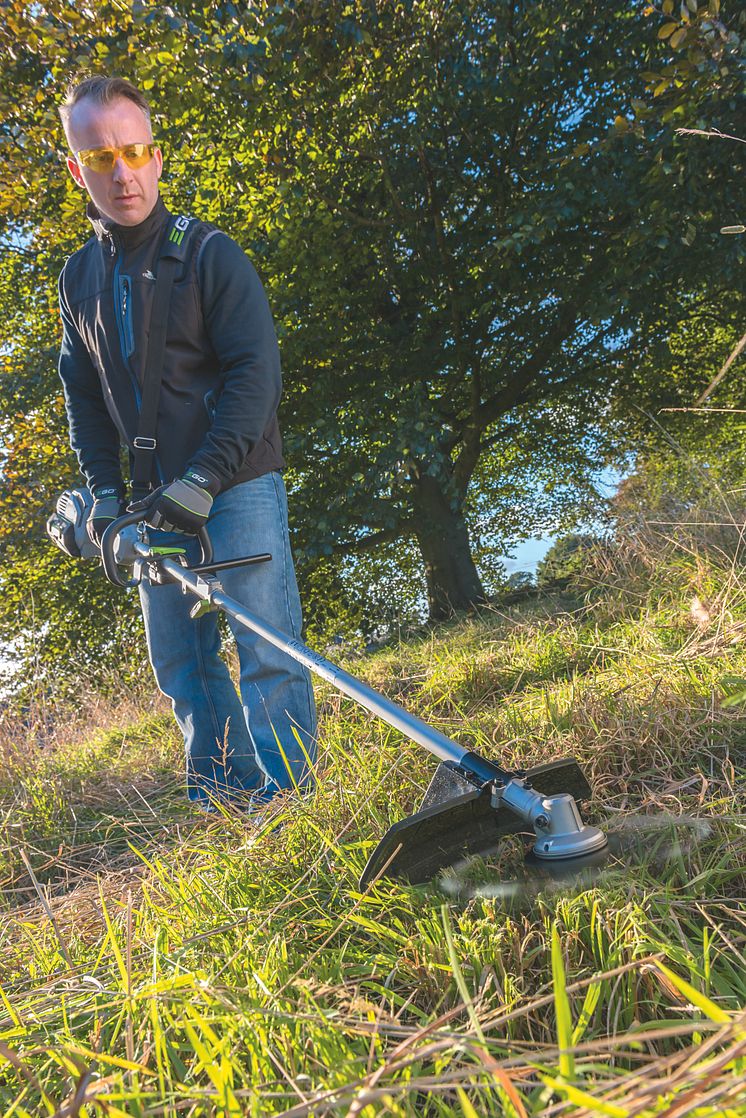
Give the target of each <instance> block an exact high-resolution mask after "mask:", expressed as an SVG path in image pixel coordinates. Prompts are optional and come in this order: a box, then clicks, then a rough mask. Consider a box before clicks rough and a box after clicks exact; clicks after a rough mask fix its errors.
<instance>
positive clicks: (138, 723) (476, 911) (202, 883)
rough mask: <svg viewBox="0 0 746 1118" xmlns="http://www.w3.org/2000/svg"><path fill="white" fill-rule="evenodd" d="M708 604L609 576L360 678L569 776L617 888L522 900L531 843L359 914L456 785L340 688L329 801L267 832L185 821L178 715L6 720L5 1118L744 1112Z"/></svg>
mask: <svg viewBox="0 0 746 1118" xmlns="http://www.w3.org/2000/svg"><path fill="white" fill-rule="evenodd" d="M690 598H691V595H690V594H689V595H686V594H685V593H684V591H683V590H682V588H681V586H679V587H678V588H676V587H674V588H673V590H672V591H671V592H670V593H668V594H667V595H661V594H658V595H656V594H653V593H652V592H650V590H649V589H645V587H644V586H643V587H640V586H635V585H633V584H632V583H631V582H629V580H628V585H627V587H626V589H625V592H624V593H620V592H619V590H618V588H616V589H615V588H614V587H612V585H611V583H610V584H609V587H608V588H607V589H606V590H605V591H604V592H603V593H600V592H598V591H596V592H595V593H593V594H591V595H590V596H588V597H586V598H585V599H584V598H583V597H582V596H578V595H576V596H575V597H569V596H565V597H562V596H559V595H557V596H554V597H552V596H549V597H543V598H536V599H531V600H527V601H526V602H525V603H523V604H522V605H516V606H512V607H510V608H505V609H504V610H500V609H498V608H495V609H492V610H485V611H483V612H482V614H481V615H480V616H479V617H473V618H471V619H469V620H466V621H462V622H461V623H459V624H452V625H448V626H443V627H442V628H439V629H437V630H433V631H429V632H427V633H426V634H420V635H419V636H417V637H416V638H414V639H412V640H410V641H409V642H407V643H401V644H400V645H398V646H389V647H388V648H386V649H384V650H382V651H380V652H378V653H377V654H375V655H371V656H365V657H357V658H351V659H350V660H348V662H347V664H346V666H347V667H348V668H349V670H351V671H353V672H355V673H356V674H359V675H360V676H361V677H362V678H364V679H366V680H367V681H368V682H370V683H371V684H372V685H373V686H374V687H377V688H379V689H381V690H383V691H385V692H386V693H387V694H389V695H390V696H392V697H394V698H397V699H398V700H399V701H401V702H402V703H404V704H405V705H406V706H408V707H409V708H410V709H412V710H414V711H416V712H417V713H419V714H420V715H422V716H423V717H425V718H426V719H427V720H428V721H430V722H432V723H433V724H434V725H436V726H438V727H439V728H440V729H442V730H443V731H444V732H445V733H447V734H449V735H452V736H454V737H455V738H456V739H458V740H459V741H460V742H461V743H463V744H468V745H469V746H470V747H472V748H474V749H477V750H478V751H480V752H482V753H484V754H486V755H487V756H490V757H493V758H499V759H500V760H501V761H502V762H503V763H506V764H508V765H527V764H531V763H537V762H540V761H544V760H549V759H552V758H556V757H560V756H563V755H568V754H570V755H575V756H576V757H577V758H578V759H579V760H580V761H581V763H582V765H583V766H584V769H585V771H586V773H587V775H588V776H589V779H590V781H591V784H592V786H593V791H594V796H593V800H592V802H591V803H590V805H589V810H588V815H589V817H590V818H592V819H593V821H595V822H597V823H600V824H601V825H603V826H604V827H606V828H607V829H608V830H610V831H611V832H612V833H613V835H614V837H615V851H616V854H615V856H614V857H613V858H612V860H611V862H610V864H609V865H608V866H607V868H606V869H605V870H604V871H603V872H601V873H600V874H599V875H598V876H597V877H596V878H595V879H593V880H582V879H581V880H575V881H572V880H571V881H565V882H559V883H553V882H552V881H551V880H549V879H542V880H535V879H529V880H528V881H523V878H524V870H523V862H522V855H521V849H520V843H518V842H517V841H516V840H513V841H512V842H510V843H507V844H506V846H505V849H504V850H503V851H502V852H501V854H500V856H499V857H498V858H496V859H494V860H492V861H490V862H485V863H481V864H479V865H477V866H474V867H472V868H471V869H470V870H469V872H468V874H467V875H466V876H465V877H461V878H459V877H455V876H453V875H451V876H450V877H447V878H446V879H444V880H443V881H442V882H441V883H440V886H439V887H437V888H436V887H433V888H416V889H415V888H410V887H407V886H404V885H402V884H401V883H396V882H391V881H386V880H381V881H379V882H378V883H377V884H375V885H373V886H372V887H371V888H369V889H368V890H367V891H365V892H363V893H361V892H360V891H359V889H358V886H357V881H358V877H359V874H360V871H361V869H362V867H363V865H364V864H365V860H366V858H367V855H368V854H369V853H370V851H371V850H372V848H373V846H374V845H375V843H376V841H377V840H378V838H379V837H380V836H381V835H382V833H383V832H384V830H385V829H386V827H387V826H388V825H390V824H391V823H392V822H394V821H395V820H396V819H399V818H401V817H402V815H404V814H405V813H408V812H410V811H412V810H414V809H415V807H416V805H417V803H418V801H419V799H420V797H421V795H422V793H423V791H424V789H425V787H426V785H427V783H428V780H429V777H430V775H431V774H432V772H433V770H434V767H435V763H434V760H433V759H432V758H430V757H429V756H428V755H427V754H425V753H424V752H423V751H421V750H419V749H418V748H416V747H414V746H412V745H410V744H407V743H403V742H402V740H401V738H400V736H399V735H398V734H396V733H395V732H394V731H392V730H389V729H388V728H386V727H385V726H384V725H382V724H381V723H380V722H377V721H375V720H374V719H373V718H372V717H370V716H369V715H367V714H366V713H365V712H364V711H362V710H360V709H357V708H355V707H354V706H353V705H352V704H351V703H350V702H349V701H348V700H346V699H343V698H341V697H340V696H338V695H336V694H335V693H333V692H332V691H331V689H330V688H328V687H327V686H326V685H323V684H322V685H320V686H319V688H318V692H317V694H318V698H319V701H320V706H321V714H322V724H321V733H320V755H321V760H320V783H319V788H318V791H317V793H316V794H315V796H314V797H313V798H312V799H311V800H309V801H305V802H302V803H300V804H299V803H293V802H288V803H286V804H285V805H281V807H280V808H279V809H278V811H277V812H276V813H275V816H274V817H270V818H269V819H267V820H265V822H264V823H263V824H262V825H260V826H255V825H252V824H248V823H246V822H242V821H240V820H238V819H235V818H232V817H225V818H222V817H221V818H217V819H215V818H214V817H212V818H211V817H200V816H195V815H194V814H193V813H192V812H191V811H190V810H189V808H188V807H187V805H186V802H185V799H184V797H183V793H182V791H181V789H180V787H179V781H178V774H179V773H180V759H179V746H178V744H177V741H176V737H175V734H174V732H173V729H172V727H171V721H170V716H169V714H168V713H167V712H166V711H165V710H163V709H161V708H158V707H156V708H153V709H148V710H147V711H146V710H145V708H142V709H140V710H139V711H138V707H137V703H136V702H134V701H133V700H127V701H126V702H123V703H122V706H121V708H118V709H111V708H109V709H106V710H104V711H103V712H99V713H98V714H97V716H96V717H97V720H98V722H99V723H100V724H101V726H102V728H99V729H92V728H91V726H90V725H89V726H87V727H86V726H84V727H82V728H81V726H80V725H78V726H77V727H75V726H72V725H71V727H70V728H69V729H66V730H62V729H58V730H57V731H56V733H55V734H53V735H49V734H47V735H46V736H45V735H44V734H43V733H42V731H41V730H39V731H38V732H36V733H32V732H31V731H30V730H29V727H28V725H26V726H22V725H20V724H18V725H16V726H12V725H7V726H6V727H5V729H4V731H3V738H2V743H1V748H2V754H3V765H2V775H1V776H0V782H1V789H2V830H1V832H0V835H1V838H0V880H1V881H2V887H3V900H2V905H3V912H2V938H1V939H0V997H1V998H2V1007H0V1099H1V1100H2V1108H3V1113H4V1114H6V1115H10V1114H13V1115H18V1116H21V1118H23V1116H24V1115H36V1114H57V1115H60V1116H62V1115H66V1116H74V1115H78V1114H81V1115H93V1114H98V1113H100V1114H106V1115H122V1114H127V1115H132V1114H138V1115H145V1114H147V1115H161V1114H168V1115H180V1114H189V1115H203V1114H204V1115H207V1114H216V1115H241V1114H248V1115H257V1116H260V1115H262V1116H263V1115H279V1114H282V1115H286V1116H288V1118H289V1116H291V1115H292V1116H293V1118H301V1116H305V1115H346V1116H347V1118H358V1116H360V1118H363V1116H364V1118H372V1116H373V1115H384V1114H385V1115H396V1116H402V1118H403V1116H415V1115H417V1116H423V1115H426V1116H436V1115H437V1116H445V1115H464V1116H465V1118H474V1116H475V1115H479V1116H482V1115H494V1116H495V1118H497V1116H499V1115H509V1116H519V1118H522V1116H524V1115H535V1114H540V1113H541V1114H572V1115H577V1116H580V1115H591V1114H593V1115H596V1114H607V1115H614V1116H618V1118H624V1116H626V1115H630V1116H631V1115H635V1116H638V1115H653V1114H655V1115H667V1116H670V1118H673V1116H674V1115H676V1116H677V1118H678V1116H679V1115H684V1114H697V1115H721V1114H726V1115H731V1116H733V1115H743V1114H746V1088H745V1087H744V1075H745V1074H746V960H745V959H744V952H745V951H746V920H745V919H744V907H743V900H744V897H745V896H746V836H745V833H744V824H745V823H746V819H745V818H744V816H743V773H744V767H745V762H746V717H744V713H743V710H744V708H743V707H742V706H741V705H739V703H738V702H733V703H732V705H729V703H728V700H727V696H728V695H731V696H733V695H735V696H736V698H737V696H738V692H739V691H746V647H745V646H744V642H743V638H744V635H745V634H746V622H745V621H744V620H742V619H741V617H742V616H743V611H742V610H741V613H740V614H739V606H738V602H739V595H738V593H737V591H736V590H733V591H729V592H728V595H727V596H725V597H724V596H723V595H721V596H720V598H719V599H718V600H717V602H715V604H714V605H713V606H712V608H711V610H710V616H709V617H708V618H707V619H706V620H704V619H703V618H701V617H700V619H699V621H697V620H696V619H695V620H693V619H692V616H691V614H690ZM703 608H704V607H703ZM724 700H725V705H724ZM739 812H740V814H739ZM278 822H282V824H283V825H282V826H281V827H277V823H278Z"/></svg>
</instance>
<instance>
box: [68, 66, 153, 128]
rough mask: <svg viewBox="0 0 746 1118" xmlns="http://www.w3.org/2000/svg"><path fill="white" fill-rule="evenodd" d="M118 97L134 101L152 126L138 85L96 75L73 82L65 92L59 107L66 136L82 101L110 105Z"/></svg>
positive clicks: (124, 79) (122, 79)
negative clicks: (73, 114) (76, 109)
mask: <svg viewBox="0 0 746 1118" xmlns="http://www.w3.org/2000/svg"><path fill="white" fill-rule="evenodd" d="M117 97H126V98H127V99H128V100H129V101H133V102H134V103H135V105H137V107H138V109H140V111H141V112H142V114H143V116H144V117H145V119H146V120H147V122H148V125H150V105H149V104H148V102H147V101H146V100H145V98H144V97H143V95H142V93H141V92H140V90H139V89H138V88H137V86H136V85H133V84H132V82H129V81H127V79H126V78H107V77H105V76H104V75H103V74H95V75H94V76H93V77H90V78H84V79H83V80H82V81H75V82H72V83H71V84H70V85H69V86H68V87H67V90H66V92H65V100H64V101H63V102H62V104H60V105H58V106H57V108H58V109H59V114H60V119H61V120H62V127H63V128H64V129H65V134H67V127H68V124H69V122H70V116H71V114H72V111H73V109H74V108H75V106H76V105H77V104H79V103H80V102H81V101H95V102H97V104H99V105H108V104H109V103H110V102H111V101H115V100H116V98H117Z"/></svg>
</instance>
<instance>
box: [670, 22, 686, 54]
mask: <svg viewBox="0 0 746 1118" xmlns="http://www.w3.org/2000/svg"><path fill="white" fill-rule="evenodd" d="M688 34H689V32H688V30H687V28H686V27H680V28H679V30H678V31H675V32H674V34H673V35H672V36H671V38H670V40H669V46H671V47H672V48H673V49H674V50H678V49H679V47H680V46H681V45H682V44H683V43H685V42H686V37H687V35H688Z"/></svg>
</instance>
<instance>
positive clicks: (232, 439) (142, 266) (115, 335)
mask: <svg viewBox="0 0 746 1118" xmlns="http://www.w3.org/2000/svg"><path fill="white" fill-rule="evenodd" d="M88 216H89V218H90V220H91V223H92V225H93V229H94V236H93V237H92V238H91V239H90V240H89V241H87V242H86V244H85V245H84V246H83V248H81V249H80V250H79V251H78V252H76V253H74V254H73V255H72V256H71V257H70V258H69V259H68V261H67V263H66V264H65V267H64V268H63V270H62V272H61V274H60V278H59V294H60V313H61V316H62V324H63V336H62V347H61V351H60V361H59V372H60V377H61V379H62V384H63V386H64V390H65V406H66V409H67V416H68V421H69V425H70V443H71V446H72V448H73V450H74V451H75V453H76V454H77V457H78V461H79V463H80V468H81V471H82V473H83V474H84V476H85V478H86V481H87V482H88V485H89V487H90V488H91V489H96V488H99V487H101V486H116V487H117V488H118V489H120V491H122V492H124V483H123V480H122V475H121V469H120V458H119V447H120V444H122V445H124V446H126V447H128V448H129V451H130V454H131V452H132V449H133V440H134V438H135V436H136V434H137V422H138V411H139V405H140V399H141V393H142V383H143V373H144V367H145V354H146V347H147V339H148V334H149V329H150V314H151V310H152V304H153V293H154V289H155V276H156V274H157V271H158V259H159V250H160V246H161V243H162V241H163V238H164V235H165V234H166V232H167V230H168V228H169V226H170V224H171V223H172V221H173V219H172V216H171V214H169V212H168V210H167V209H166V207H165V206H164V204H163V202H162V201H161V199H160V198H159V199H158V202H157V203H156V205H155V207H154V209H153V210H152V212H151V213H150V215H149V216H148V217H147V218H146V219H145V221H143V222H141V224H140V225H136V226H130V227H127V226H119V225H114V224H113V223H111V222H109V221H108V220H105V219H103V218H102V217H101V216H100V215H99V214H98V213H97V211H96V210H95V208H94V207H93V206H91V205H89V208H88ZM194 224H195V225H196V226H197V227H198V228H196V230H193V231H192V232H191V234H190V235H191V236H192V244H193V250H192V251H191V253H190V254H189V258H188V259H187V260H186V261H185V262H184V264H183V266H181V268H180V270H179V271H177V274H176V278H175V281H174V286H173V291H172V296H171V311H170V314H169V323H168V331H167V340H166V353H165V358H164V368H163V379H162V383H161V395H160V401H159V405H158V427H157V432H156V437H157V441H158V449H157V455H156V463H155V465H154V469H153V476H152V479H151V482H152V485H153V486H157V485H160V484H163V483H164V482H169V481H172V480H173V479H174V478H176V477H180V476H181V475H182V474H183V473H184V471H185V469H187V467H189V466H194V467H196V468H197V469H198V470H199V471H200V473H202V474H204V475H205V476H206V477H207V478H208V487H209V489H210V491H211V493H212V494H213V496H215V495H216V494H217V493H219V492H220V491H221V490H223V489H227V488H229V487H230V486H232V485H236V484H238V482H241V481H245V480H247V479H249V478H252V477H258V476H260V475H261V474H264V473H268V472H269V471H270V470H278V469H282V467H283V466H284V462H283V459H282V443H281V439H280V431H279V428H278V424H277V405H278V403H279V399H280V389H281V377H280V357H279V351H278V347H277V338H276V336H275V331H274V326H273V324H272V316H271V313H270V310H269V305H268V303H267V298H266V296H265V294H264V289H263V288H262V284H261V281H260V280H259V277H258V276H257V274H256V271H255V270H254V268H253V266H252V264H251V263H250V261H249V259H248V257H247V256H246V255H245V254H244V252H243V250H242V249H241V248H240V247H239V246H238V245H237V244H236V242H235V241H233V240H231V238H230V237H228V236H227V235H226V234H225V233H221V232H220V231H219V230H217V229H216V228H215V227H214V226H212V225H210V224H208V223H207V222H195V223H194Z"/></svg>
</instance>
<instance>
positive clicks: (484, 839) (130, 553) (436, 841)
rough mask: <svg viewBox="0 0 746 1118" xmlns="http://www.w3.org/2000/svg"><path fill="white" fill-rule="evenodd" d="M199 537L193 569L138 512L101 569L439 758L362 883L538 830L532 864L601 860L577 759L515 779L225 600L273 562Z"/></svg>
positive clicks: (422, 873)
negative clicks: (219, 551) (157, 588)
mask: <svg viewBox="0 0 746 1118" xmlns="http://www.w3.org/2000/svg"><path fill="white" fill-rule="evenodd" d="M76 507H77V506H76ZM59 514H60V511H59V505H58V515H59ZM135 525H137V528H136V533H137V534H136V536H135V535H133V528H134V526H135ZM198 539H199V542H200V545H201V550H202V555H201V558H200V562H199V563H197V564H196V565H191V566H190V565H188V564H187V561H186V554H185V550H184V549H183V548H173V547H169V548H159V547H157V546H151V544H150V542H149V539H148V533H147V528H146V525H145V524H144V522H143V509H142V507H140V508H137V509H134V510H133V511H131V512H128V513H126V514H125V515H124V516H123V517H121V518H120V519H119V520H116V521H114V522H113V523H112V524H111V525H110V526H109V527H108V528H107V530H106V532H105V534H104V537H103V540H102V542H101V560H102V563H103V567H104V571H105V573H106V576H107V578H108V579H109V580H110V581H111V582H113V583H114V584H115V585H117V586H135V585H137V583H138V582H140V581H141V580H142V579H148V580H150V581H151V582H156V583H164V582H175V583H178V584H179V585H180V586H181V588H182V590H183V592H184V593H186V594H192V595H193V596H194V598H195V599H196V601H195V606H194V609H193V611H192V616H198V615H199V614H200V613H202V612H205V611H207V610H222V611H223V612H224V613H226V614H228V615H229V616H230V617H232V618H233V619H234V620H235V621H237V622H238V623H239V624H240V625H245V626H246V627H247V628H248V629H250V630H252V631H253V632H254V633H257V634H258V635H259V636H261V637H263V638H264V639H265V640H267V641H269V642H270V644H273V645H274V646H275V647H276V648H279V649H281V650H282V651H284V652H286V653H287V655H288V656H292V657H293V659H294V660H297V661H298V662H300V663H301V664H303V665H305V667H306V668H308V669H309V670H310V671H311V672H314V673H315V674H316V675H318V676H320V677H321V678H322V679H325V680H327V681H328V682H329V683H331V684H332V685H333V686H334V687H336V688H337V689H338V690H339V691H342V692H343V693H344V694H345V695H348V696H349V697H350V698H351V699H353V700H354V701H355V702H356V703H359V704H360V705H361V706H363V707H365V708H366V709H367V710H369V711H371V712H372V713H373V714H375V715H376V716H377V717H379V718H381V719H382V720H383V721H384V722H387V723H388V724H389V725H390V726H393V727H394V728H395V729H397V730H399V731H401V733H403V734H404V735H405V737H407V738H410V739H411V740H412V741H414V742H416V743H417V744H418V745H422V746H424V747H425V749H427V750H429V752H430V753H433V754H434V755H435V756H436V757H438V758H439V759H440V764H439V765H438V767H437V769H436V771H435V774H434V776H433V778H432V780H431V782H430V785H429V787H428V789H427V792H426V793H425V797H424V799H423V801H422V803H421V805H420V808H419V810H418V811H416V812H415V814H414V815H411V816H410V817H409V818H407V819H403V820H401V822H399V823H395V824H394V825H393V826H392V827H391V828H390V829H389V830H388V831H387V832H386V834H385V835H384V836H383V838H382V839H381V841H380V842H379V844H378V846H377V847H376V849H375V850H374V851H373V853H372V855H371V857H370V859H369V861H368V864H367V866H366V867H365V870H364V872H363V876H362V879H361V885H363V886H364V885H366V884H368V883H369V882H371V881H373V880H375V879H376V878H378V877H380V876H383V875H387V876H391V877H399V878H404V879H406V880H408V881H410V882H411V883H413V884H418V883H424V882H426V881H430V880H431V879H432V878H433V877H434V876H435V875H436V874H438V873H439V872H440V871H441V870H443V869H445V868H447V867H452V866H455V865H458V864H461V863H462V862H463V861H464V860H465V859H467V858H470V857H474V856H476V855H481V856H486V855H489V854H492V853H494V852H495V851H496V850H497V849H498V848H499V846H500V843H501V840H502V839H503V838H504V837H505V836H507V835H514V834H519V833H521V832H525V831H533V836H534V841H533V853H532V857H533V860H535V861H536V862H538V863H541V864H543V865H546V866H547V867H553V868H555V869H562V868H564V867H569V866H572V867H577V866H578V865H580V864H585V863H587V862H588V861H591V862H596V861H597V860H598V859H599V857H600V858H603V852H604V850H605V848H606V846H607V843H606V836H605V835H604V834H603V832H602V831H600V830H598V829H597V828H595V827H590V826H587V825H586V824H584V823H583V821H582V819H581V816H580V812H579V810H578V807H577V802H576V801H578V800H582V799H584V798H587V797H588V796H589V795H590V788H589V786H588V782H587V781H586V779H585V777H584V776H583V773H582V772H581V770H580V767H579V766H578V764H577V762H576V761H575V760H574V759H572V758H567V759H565V760H561V761H555V762H552V763H550V764H545V765H539V766H538V767H536V768H532V769H528V770H521V771H512V772H511V771H508V770H506V769H503V768H501V767H500V766H499V765H496V764H495V763H494V762H493V761H489V760H487V759H486V758H485V757H481V756H480V755H479V754H477V753H474V752H472V751H471V750H469V749H466V748H464V747H463V746H461V745H458V744H457V743H456V742H455V741H452V740H451V739H450V738H448V737H446V736H445V734H442V733H440V731H438V730H436V729H434V728H433V727H431V726H428V725H427V724H426V723H425V722H423V721H421V720H420V719H419V718H416V717H415V716H414V715H413V714H410V713H409V712H408V711H406V710H405V709H404V708H403V707H401V706H399V704H398V703H394V702H392V701H391V700H390V699H387V698H385V697H384V696H383V695H380V694H379V693H378V692H377V691H374V690H373V688H371V687H369V686H367V684H365V683H362V682H361V681H360V680H358V679H356V678H355V677H354V676H352V675H350V674H349V673H348V672H346V671H344V670H343V669H342V668H339V667H337V666H336V665H334V664H332V663H331V662H330V661H329V660H327V659H326V658H325V657H323V656H321V655H319V653H317V652H313V651H312V650H311V649H309V648H307V647H306V646H305V645H304V644H302V643H301V642H300V641H298V640H295V639H293V638H290V637H288V636H286V635H285V634H284V633H281V632H280V631H279V630H277V629H275V628H274V627H272V626H271V625H268V624H267V623H266V622H264V621H262V620H261V618H259V617H256V616H255V615H254V614H253V613H251V612H250V611H249V610H247V609H246V608H245V607H244V606H242V605H241V604H240V603H239V602H237V601H235V600H234V599H233V598H230V597H228V595H227V594H225V593H224V591H223V588H222V586H221V584H220V581H219V579H218V572H219V571H220V570H225V569H227V568H228V567H236V566H243V565H247V564H252V563H261V562H267V561H270V560H271V556H270V555H252V556H246V557H243V558H238V559H231V560H226V561H223V562H220V563H215V562H213V557H212V547H211V545H210V540H209V537H208V535H207V533H206V531H205V530H204V529H203V530H202V531H201V533H200V534H199V536H198ZM120 566H131V567H132V576H131V577H130V578H125V577H124V576H123V574H122V573H121V571H120Z"/></svg>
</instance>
